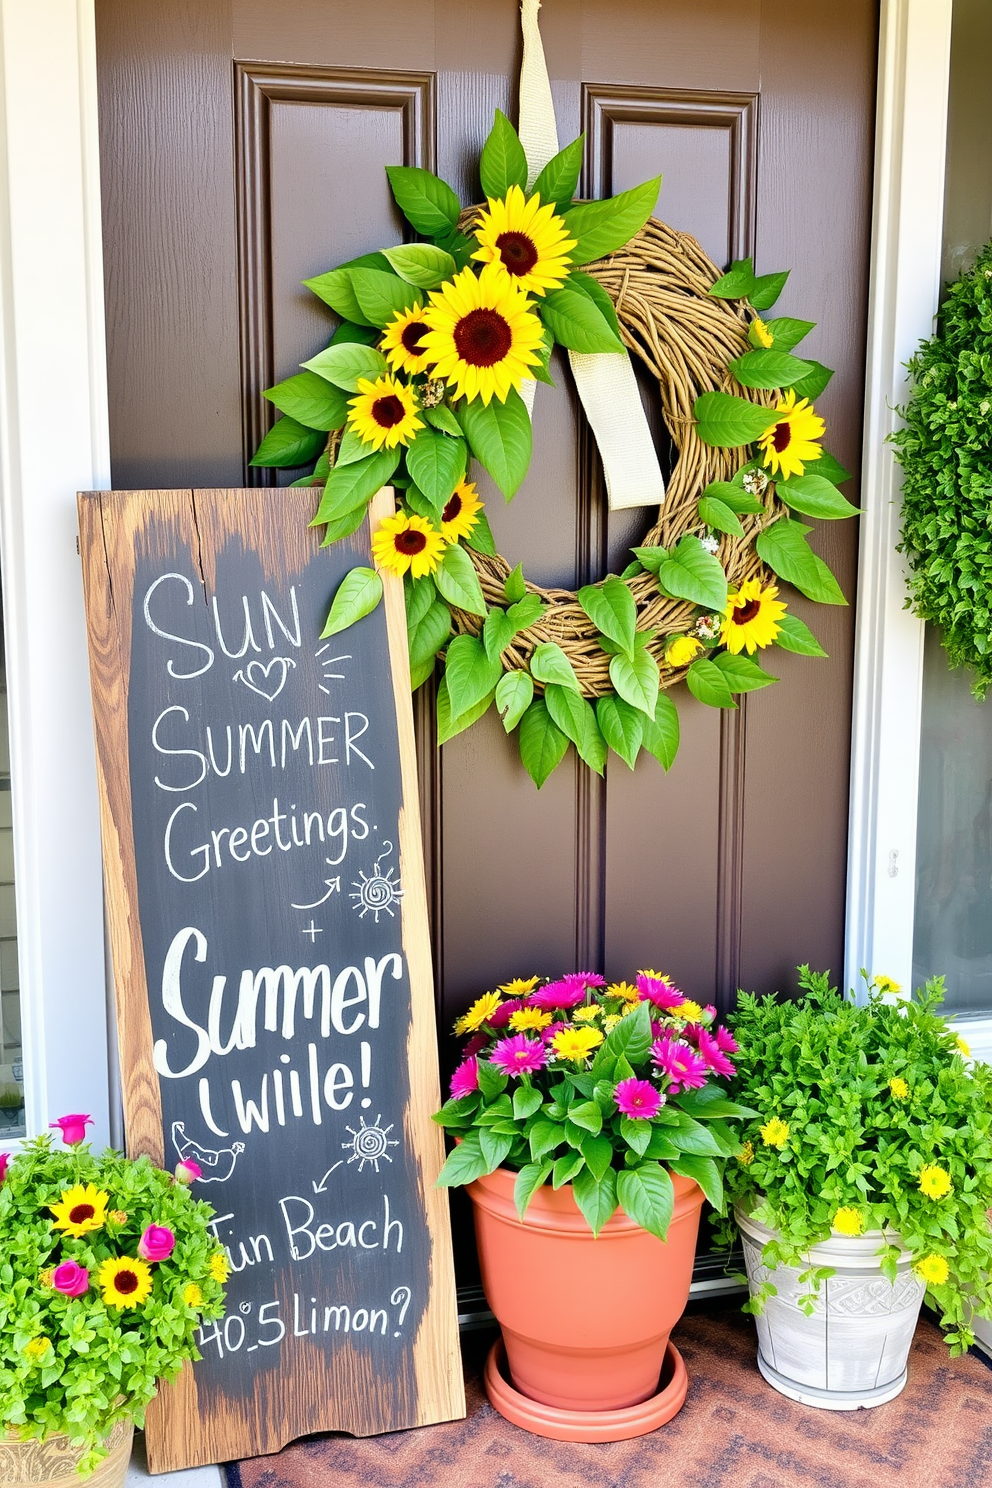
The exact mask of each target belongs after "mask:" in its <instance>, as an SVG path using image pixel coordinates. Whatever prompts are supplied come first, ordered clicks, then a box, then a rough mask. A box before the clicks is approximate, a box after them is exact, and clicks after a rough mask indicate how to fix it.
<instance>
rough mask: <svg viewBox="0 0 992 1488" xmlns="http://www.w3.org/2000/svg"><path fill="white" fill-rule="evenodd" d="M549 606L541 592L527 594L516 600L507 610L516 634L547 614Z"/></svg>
mask: <svg viewBox="0 0 992 1488" xmlns="http://www.w3.org/2000/svg"><path fill="white" fill-rule="evenodd" d="M547 610H548V606H547V605H546V604H545V603H544V601H543V600H542V599H541V596H540V595H539V594H525V595H524V597H523V599H518V600H515V601H514V603H513V604H511V606H510V608H509V609H508V610H507V612H506V613H507V615H508V617H509V620H510V624H511V625H512V626H513V633H514V635H518V634H519V633H520V631H522V630H528V629H529V628H530V627H531V626H532V625H533V624H534V622H535V621H536V620H540V618H541V616H542V615H545V614H547Z"/></svg>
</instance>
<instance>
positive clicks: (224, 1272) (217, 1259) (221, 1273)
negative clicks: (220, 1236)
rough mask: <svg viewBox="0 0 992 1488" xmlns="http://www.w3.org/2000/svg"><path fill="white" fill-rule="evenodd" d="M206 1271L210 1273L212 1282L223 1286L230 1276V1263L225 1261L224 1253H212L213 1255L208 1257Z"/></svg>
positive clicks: (219, 1251)
mask: <svg viewBox="0 0 992 1488" xmlns="http://www.w3.org/2000/svg"><path fill="white" fill-rule="evenodd" d="M207 1270H208V1271H209V1272H210V1276H211V1278H212V1280H214V1281H219V1282H220V1283H221V1285H222V1286H223V1284H224V1282H225V1281H226V1280H227V1278H228V1277H229V1276H230V1274H231V1263H230V1261H229V1260H228V1259H227V1256H226V1254H225V1252H224V1251H222V1250H215V1251H214V1253H213V1255H212V1256H211V1257H210V1261H209V1264H208V1265H207Z"/></svg>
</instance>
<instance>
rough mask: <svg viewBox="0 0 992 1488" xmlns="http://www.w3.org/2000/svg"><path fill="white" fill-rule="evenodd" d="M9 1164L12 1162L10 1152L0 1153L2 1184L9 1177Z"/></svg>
mask: <svg viewBox="0 0 992 1488" xmlns="http://www.w3.org/2000/svg"><path fill="white" fill-rule="evenodd" d="M9 1162H10V1153H9V1152H0V1183H2V1182H3V1180H4V1179H5V1178H6V1176H7V1164H8V1163H9Z"/></svg>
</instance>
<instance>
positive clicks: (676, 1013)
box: [668, 997, 703, 1023]
mask: <svg viewBox="0 0 992 1488" xmlns="http://www.w3.org/2000/svg"><path fill="white" fill-rule="evenodd" d="M702 1016H703V1010H702V1008H701V1007H700V1006H699V1003H698V1002H693V1000H692V998H691V997H687V998H686V999H685V1001H684V1002H680V1003H679V1005H678V1007H677V1008H672V1009H670V1011H669V1013H668V1017H669V1018H676V1019H678V1021H679V1022H680V1023H698V1022H699V1020H700V1018H701V1017H702Z"/></svg>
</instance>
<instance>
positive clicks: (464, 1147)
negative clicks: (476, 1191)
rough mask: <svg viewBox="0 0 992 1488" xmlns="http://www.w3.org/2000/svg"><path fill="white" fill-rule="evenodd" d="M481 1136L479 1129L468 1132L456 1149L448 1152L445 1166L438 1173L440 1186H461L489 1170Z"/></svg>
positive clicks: (438, 1184) (473, 1180) (472, 1181)
mask: <svg viewBox="0 0 992 1488" xmlns="http://www.w3.org/2000/svg"><path fill="white" fill-rule="evenodd" d="M479 1136H480V1134H479V1132H478V1131H470V1132H467V1133H466V1135H465V1136H464V1137H463V1138H462V1140H461V1141H460V1142H459V1144H458V1146H457V1147H456V1148H455V1149H454V1151H453V1152H449V1153H448V1157H447V1160H446V1162H445V1164H444V1167H443V1168H442V1169H441V1171H440V1173H439V1174H438V1179H437V1186H438V1188H461V1187H462V1185H463V1184H466V1183H474V1182H475V1180H476V1178H481V1177H482V1176H483V1174H484V1173H488V1172H489V1168H488V1167H487V1165H486V1159H485V1158H484V1157H483V1155H482V1146H481V1143H480V1140H479Z"/></svg>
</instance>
